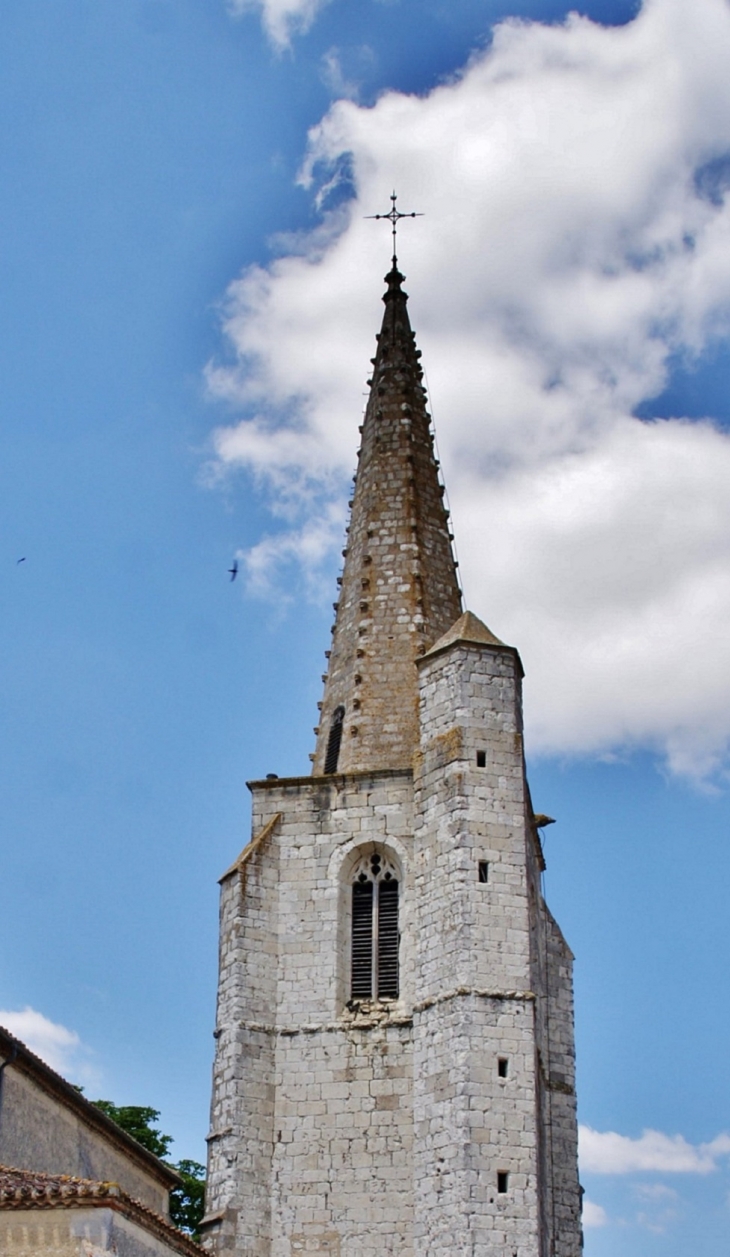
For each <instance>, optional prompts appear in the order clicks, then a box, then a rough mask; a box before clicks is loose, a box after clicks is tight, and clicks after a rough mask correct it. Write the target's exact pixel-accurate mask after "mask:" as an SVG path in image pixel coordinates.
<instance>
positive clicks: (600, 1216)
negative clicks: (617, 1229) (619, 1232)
mask: <svg viewBox="0 0 730 1257" xmlns="http://www.w3.org/2000/svg"><path fill="white" fill-rule="evenodd" d="M582 1220H583V1226H584V1227H585V1229H586V1230H589V1229H590V1228H591V1227H599V1226H608V1214H607V1213H606V1210H605V1209H604V1208H603V1205H597V1204H595V1203H594V1202H593V1201H592V1200H588V1198H587V1197H585V1196H584V1198H583V1212H582Z"/></svg>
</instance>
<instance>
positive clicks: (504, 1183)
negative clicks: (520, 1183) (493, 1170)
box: [497, 1170, 509, 1195]
mask: <svg viewBox="0 0 730 1257" xmlns="http://www.w3.org/2000/svg"><path fill="white" fill-rule="evenodd" d="M508 1187H509V1174H508V1173H507V1171H506V1170H497V1191H498V1192H499V1193H500V1195H502V1194H504V1192H506V1190H507V1188H508Z"/></svg>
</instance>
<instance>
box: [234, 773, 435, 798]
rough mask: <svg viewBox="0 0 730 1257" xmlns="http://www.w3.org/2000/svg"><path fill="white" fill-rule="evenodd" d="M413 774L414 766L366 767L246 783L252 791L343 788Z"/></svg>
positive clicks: (267, 778) (406, 776)
mask: <svg viewBox="0 0 730 1257" xmlns="http://www.w3.org/2000/svg"><path fill="white" fill-rule="evenodd" d="M412 776H413V769H412V768H364V769H362V770H361V771H358V772H353V773H327V774H326V775H322V776H317V777H315V776H314V774H310V775H309V776H307V777H265V778H264V779H263V780H259V781H257V780H254V781H247V782H246V785H247V786H248V788H249V790H250V791H251V792H252V793H253V791H254V790H276V789H278V787H279V786H284V787H298V786H327V785H333V784H334V785H336V786H337V787H338V789H343V788H344V787H346V786H347V784H348V782H353V783H359V782H363V781H367V780H368V779H370V778H374V777H379V778H382V777H385V778H389V779H393V778H396V777H403V778H408V777H412Z"/></svg>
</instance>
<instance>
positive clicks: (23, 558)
mask: <svg viewBox="0 0 730 1257" xmlns="http://www.w3.org/2000/svg"><path fill="white" fill-rule="evenodd" d="M18 563H25V555H23V557H22V559H18V560H17V561H16V564H15V566H16V567H17V566H18Z"/></svg>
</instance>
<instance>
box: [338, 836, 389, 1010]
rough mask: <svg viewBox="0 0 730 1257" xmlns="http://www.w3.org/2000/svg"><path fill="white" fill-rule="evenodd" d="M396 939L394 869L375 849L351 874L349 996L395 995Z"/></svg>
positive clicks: (364, 997)
mask: <svg viewBox="0 0 730 1257" xmlns="http://www.w3.org/2000/svg"><path fill="white" fill-rule="evenodd" d="M398 943H399V935H398V877H397V871H396V868H395V866H394V865H393V863H392V862H391V861H390V860H389V859H388V856H387V855H379V854H378V852H377V851H376V852H374V853H373V854H370V855H366V856H363V858H362V859H361V860H360V861H359V863H358V864H357V865H356V866H355V870H354V873H353V875H352V956H351V976H350V996H351V998H352V999H397V998H398Z"/></svg>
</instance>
